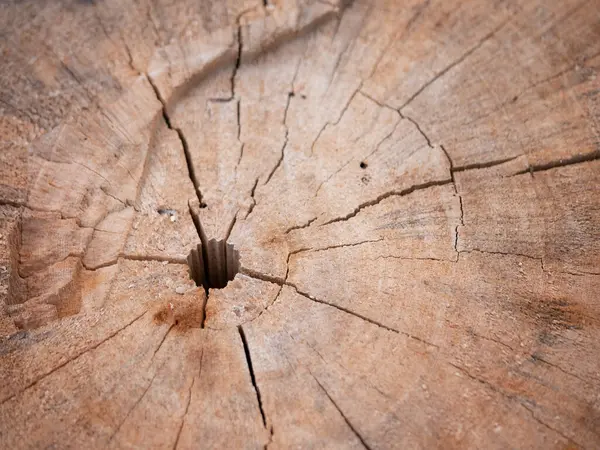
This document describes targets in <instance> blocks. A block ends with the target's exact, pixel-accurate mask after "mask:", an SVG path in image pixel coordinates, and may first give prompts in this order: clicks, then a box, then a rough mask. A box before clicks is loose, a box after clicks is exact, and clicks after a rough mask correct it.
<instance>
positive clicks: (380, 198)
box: [319, 179, 452, 226]
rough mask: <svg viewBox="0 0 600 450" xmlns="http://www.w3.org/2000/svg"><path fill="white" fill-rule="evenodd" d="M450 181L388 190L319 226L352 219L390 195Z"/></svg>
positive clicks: (403, 193) (449, 180)
mask: <svg viewBox="0 0 600 450" xmlns="http://www.w3.org/2000/svg"><path fill="white" fill-rule="evenodd" d="M450 183H452V180H451V179H447V180H441V181H430V182H427V183H423V184H417V185H414V186H411V187H409V188H407V189H403V190H401V191H389V192H386V193H385V194H382V195H380V196H378V197H377V198H375V199H373V200H370V201H368V202H365V203H361V204H360V205H358V206H357V207H356V208H355V209H354V211H352V212H351V213H349V214H347V215H345V216H343V217H337V218H335V219H331V220H329V221H327V222H325V223H323V224H321V225H319V226H325V225H329V224H331V223H335V222H342V221H345V220H348V219H351V218H352V217H354V216H356V215H357V214H358V213H359V212H360V211H361V210H363V209H364V208H367V207H369V206H374V205H377V204H378V203H380V202H382V201H383V200H385V199H386V198H389V197H395V196H397V197H402V196H405V195H409V194H412V193H413V192H415V191H419V190H422V189H428V188H430V187H434V186H444V185H446V184H450Z"/></svg>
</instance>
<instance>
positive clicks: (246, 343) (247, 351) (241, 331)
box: [238, 325, 267, 428]
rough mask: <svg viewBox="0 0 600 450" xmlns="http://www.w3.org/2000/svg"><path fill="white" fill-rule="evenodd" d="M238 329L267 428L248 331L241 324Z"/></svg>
mask: <svg viewBox="0 0 600 450" xmlns="http://www.w3.org/2000/svg"><path fill="white" fill-rule="evenodd" d="M238 331H239V333H240V338H241V339H242V345H243V346H244V353H245V355H246V364H247V365H248V371H249V372H250V381H251V382H252V387H254V392H255V393H256V401H257V402H258V409H259V411H260V416H261V417H262V423H263V426H264V427H265V428H267V417H266V416H265V411H264V410H263V404H262V399H261V397H260V389H259V388H258V385H257V384H256V376H255V375H254V368H253V366H252V357H251V356H250V347H249V346H248V340H247V339H246V333H244V328H243V327H242V326H241V325H239V326H238Z"/></svg>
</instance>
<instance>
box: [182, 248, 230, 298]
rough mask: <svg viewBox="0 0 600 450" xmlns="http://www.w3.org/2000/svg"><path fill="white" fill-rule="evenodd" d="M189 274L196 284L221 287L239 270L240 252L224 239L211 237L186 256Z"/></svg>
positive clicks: (206, 287)
mask: <svg viewBox="0 0 600 450" xmlns="http://www.w3.org/2000/svg"><path fill="white" fill-rule="evenodd" d="M187 261H188V266H189V268H190V275H191V277H192V279H193V280H194V281H195V282H196V286H204V288H205V289H222V288H224V287H225V286H227V283H228V282H229V281H231V280H233V279H234V278H235V275H236V274H237V273H238V272H239V270H240V254H239V252H238V251H237V250H236V249H235V248H234V246H233V244H229V243H227V242H226V241H224V240H219V241H217V240H216V239H211V240H209V241H208V242H206V243H201V244H198V246H197V247H196V248H194V249H192V251H191V252H190V254H189V255H188V258H187Z"/></svg>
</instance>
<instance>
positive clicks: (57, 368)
mask: <svg viewBox="0 0 600 450" xmlns="http://www.w3.org/2000/svg"><path fill="white" fill-rule="evenodd" d="M147 312H148V311H144V312H143V313H142V314H140V315H138V316H137V317H135V318H134V319H133V320H131V321H130V322H128V323H126V324H125V325H124V326H122V327H121V328H119V329H118V330H116V331H115V332H114V333H111V334H109V335H108V336H107V337H105V338H104V339H102V340H100V341H99V342H97V343H96V344H94V345H92V346H90V347H88V348H86V349H85V350H83V351H82V352H80V353H78V354H77V355H75V356H74V357H73V358H70V359H67V360H66V361H65V362H63V363H61V364H59V365H58V366H56V367H54V368H53V369H51V370H49V371H48V372H46V373H45V374H43V375H41V376H40V377H39V378H37V379H35V380H34V381H32V382H31V383H29V384H27V385H26V386H25V387H24V388H23V389H20V390H19V391H17V392H15V393H14V394H12V395H10V396H8V397H6V398H5V399H3V400H2V401H1V402H0V405H1V404H4V403H5V402H7V401H9V400H10V399H12V398H13V397H16V396H17V395H19V394H21V393H23V392H25V391H26V390H27V389H29V388H31V387H33V386H35V385H36V384H37V383H39V382H40V381H42V380H43V379H44V378H46V377H48V376H50V375H52V374H53V373H54V372H56V371H57V370H60V369H62V368H63V367H65V366H66V365H67V364H70V363H72V362H73V361H75V360H77V359H78V358H79V357H81V356H83V355H84V354H86V353H87V352H90V351H92V350H95V349H97V348H98V347H100V346H101V345H102V344H104V343H105V342H106V341H108V340H110V339H112V338H113V337H115V336H116V335H117V334H119V333H120V332H121V331H123V330H125V329H126V328H128V327H129V326H131V325H133V324H134V323H135V322H137V321H138V320H139V319H141V318H142V317H144V316H145V315H146V313H147Z"/></svg>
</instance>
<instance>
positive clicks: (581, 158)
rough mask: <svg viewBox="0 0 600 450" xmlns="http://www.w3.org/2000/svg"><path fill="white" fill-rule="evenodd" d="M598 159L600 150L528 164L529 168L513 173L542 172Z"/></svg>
mask: <svg viewBox="0 0 600 450" xmlns="http://www.w3.org/2000/svg"><path fill="white" fill-rule="evenodd" d="M596 160H600V150H596V151H593V152H591V153H586V154H583V155H575V156H572V157H570V158H565V159H559V160H558V161H552V162H549V163H546V164H534V165H530V166H529V168H527V169H525V170H521V171H519V172H517V173H515V174H514V175H512V176H515V175H523V174H525V173H532V174H533V173H535V172H543V171H545V170H550V169H555V168H557V167H566V166H571V165H573V164H580V163H584V162H589V161H596Z"/></svg>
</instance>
